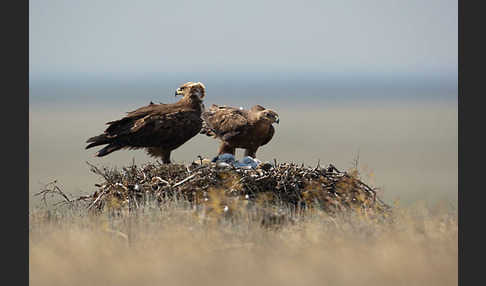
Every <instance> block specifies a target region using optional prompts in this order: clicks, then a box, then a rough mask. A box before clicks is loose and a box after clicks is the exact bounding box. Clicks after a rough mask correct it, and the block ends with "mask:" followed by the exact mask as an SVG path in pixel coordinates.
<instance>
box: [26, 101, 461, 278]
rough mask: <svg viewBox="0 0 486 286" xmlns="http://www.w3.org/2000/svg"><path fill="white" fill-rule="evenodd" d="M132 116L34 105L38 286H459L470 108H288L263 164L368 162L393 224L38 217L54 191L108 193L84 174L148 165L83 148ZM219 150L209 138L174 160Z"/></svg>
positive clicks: (171, 208)
mask: <svg viewBox="0 0 486 286" xmlns="http://www.w3.org/2000/svg"><path fill="white" fill-rule="evenodd" d="M132 107H136V106H135V105H133V106H130V107H128V108H127V107H123V108H121V107H120V106H112V107H110V108H108V107H106V106H99V107H93V108H84V109H83V110H80V109H79V108H77V107H74V106H73V107H70V106H65V107H63V108H56V107H55V106H48V107H38V106H31V111H30V145H29V146H30V147H29V148H30V164H29V166H30V176H29V178H30V195H31V198H30V209H31V212H30V219H29V228H30V231H29V268H30V277H29V279H30V282H31V285H83V286H84V285H134V284H136V285H407V286H408V285H457V278H458V268H457V267H458V263H457V261H458V245H457V243H458V225H457V211H456V205H457V200H456V198H457V105H455V104H445V105H442V104H422V103H417V104H398V105H395V106H384V105H378V104H377V105H373V104H371V105H366V106H365V107H362V106H352V107H349V106H344V107H339V106H338V107H336V106H327V107H325V106H323V107H320V108H308V109H306V112H299V111H297V110H301V108H298V109H293V108H290V107H288V108H280V109H279V113H280V117H281V124H280V125H279V126H277V133H276V136H275V138H274V140H273V141H272V144H271V146H270V145H269V146H267V147H264V148H262V150H261V151H259V157H260V158H261V159H263V160H273V158H276V159H278V160H279V161H294V162H302V163H305V164H307V165H315V164H317V161H318V159H320V160H321V164H328V163H333V164H334V165H336V166H337V167H338V168H339V169H347V168H348V167H350V166H351V165H352V162H353V159H355V158H356V155H357V154H358V151H359V154H360V156H359V157H360V160H359V162H360V168H361V171H362V173H361V174H362V176H363V179H364V181H366V182H367V183H369V184H370V185H372V186H377V187H382V190H384V191H383V192H382V193H381V194H380V195H381V196H382V197H383V199H384V200H385V201H386V202H387V203H390V204H393V202H394V201H397V200H398V206H397V208H396V212H395V216H396V218H395V220H394V222H393V223H389V224H380V223H376V222H372V221H367V220H362V219H358V218H355V219H352V220H347V219H335V220H333V219H331V218H329V217H328V216H326V215H325V214H324V213H315V212H309V213H306V214H305V215H304V216H301V217H297V218H296V221H295V222H294V223H293V224H287V225H284V226H282V227H281V228H280V229H277V230H275V229H266V228H262V227H261V226H260V224H259V223H257V222H252V221H245V220H238V221H224V220H223V221H222V222H215V221H213V220H206V219H201V217H199V216H197V215H194V214H193V213H192V211H191V210H190V209H189V208H187V206H185V205H180V204H179V205H178V204H176V205H168V206H165V207H164V208H163V209H162V210H157V209H150V210H145V211H144V212H143V213H139V214H138V215H136V216H130V217H128V218H127V217H125V218H119V219H113V218H110V217H108V216H106V215H102V216H91V215H86V214H85V213H84V212H83V211H78V210H76V211H63V212H61V213H57V214H56V213H52V212H51V213H50V214H48V213H47V212H46V211H45V210H43V209H42V208H39V206H40V205H41V204H40V202H39V201H38V199H37V198H35V197H34V196H33V194H34V193H35V192H38V191H39V190H40V187H41V186H42V184H44V183H48V182H50V181H52V180H54V179H57V180H58V182H59V184H60V186H61V187H62V189H63V191H65V192H66V193H68V194H70V195H72V196H77V195H81V194H88V193H92V192H93V191H94V190H95V188H94V186H93V184H94V183H97V182H99V181H100V180H99V178H98V177H97V176H95V175H93V174H91V173H89V168H88V166H87V165H86V164H85V161H89V162H90V163H94V164H98V165H108V166H124V165H128V164H129V163H131V161H132V159H135V161H136V162H137V163H143V162H145V161H147V160H149V159H148V158H147V157H146V156H145V155H144V154H143V152H142V151H131V152H119V153H114V154H112V155H111V158H109V160H108V159H106V158H102V159H99V158H94V157H92V154H91V153H93V154H94V152H95V151H91V150H88V151H86V150H84V149H83V148H84V141H85V140H86V138H88V137H89V136H92V135H95V134H97V133H98V132H101V131H102V130H103V128H104V124H103V123H104V122H106V121H109V120H112V119H116V118H117V117H118V116H120V115H121V114H122V113H123V112H124V111H128V110H130V109H132ZM302 126H304V127H305V128H303V127H302ZM356 130H359V132H356ZM216 148H217V142H215V141H214V140H213V139H210V138H206V137H204V136H198V137H197V138H194V139H193V140H191V141H189V142H188V143H187V144H186V145H184V146H183V147H181V148H180V149H178V150H176V151H175V152H174V160H175V161H176V162H186V163H187V162H190V161H192V160H194V159H195V157H196V156H197V155H199V154H201V155H203V156H205V157H210V156H212V155H213V154H214V152H215V151H216ZM240 154H241V153H240Z"/></svg>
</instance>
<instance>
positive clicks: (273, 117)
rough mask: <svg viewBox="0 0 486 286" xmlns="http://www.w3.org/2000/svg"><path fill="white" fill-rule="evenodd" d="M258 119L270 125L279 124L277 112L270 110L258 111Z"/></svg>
mask: <svg viewBox="0 0 486 286" xmlns="http://www.w3.org/2000/svg"><path fill="white" fill-rule="evenodd" d="M259 118H260V119H261V120H267V121H270V122H271V123H277V124H279V123H280V118H279V117H278V114H277V112H275V111H273V110H271V109H265V110H263V111H260V114H259Z"/></svg>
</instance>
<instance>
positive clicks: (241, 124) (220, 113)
mask: <svg viewBox="0 0 486 286" xmlns="http://www.w3.org/2000/svg"><path fill="white" fill-rule="evenodd" d="M202 117H203V119H204V127H203V128H204V129H205V130H204V131H202V133H206V134H210V135H215V136H216V137H219V138H221V139H223V140H228V139H231V138H232V137H234V136H237V135H240V134H241V133H242V132H243V131H244V129H245V127H247V126H248V114H247V112H246V111H245V110H241V109H238V108H234V107H229V106H218V105H215V104H213V105H212V106H211V107H210V108H209V110H208V111H206V112H203V114H202ZM208 130H209V132H208Z"/></svg>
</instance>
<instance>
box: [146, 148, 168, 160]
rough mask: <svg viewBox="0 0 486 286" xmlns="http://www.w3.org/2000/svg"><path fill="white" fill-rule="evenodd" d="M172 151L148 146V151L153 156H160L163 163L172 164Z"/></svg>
mask: <svg viewBox="0 0 486 286" xmlns="http://www.w3.org/2000/svg"><path fill="white" fill-rule="evenodd" d="M170 152H171V150H166V149H162V148H157V147H150V148H147V153H148V154H149V155H150V156H152V157H160V158H162V163H164V164H170Z"/></svg>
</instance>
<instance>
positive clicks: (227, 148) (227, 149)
mask: <svg viewBox="0 0 486 286" xmlns="http://www.w3.org/2000/svg"><path fill="white" fill-rule="evenodd" d="M224 153H229V154H231V155H233V156H234V155H235V147H234V146H231V145H230V144H228V143H226V142H222V143H221V145H220V146H219V150H218V155H221V154H224Z"/></svg>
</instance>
